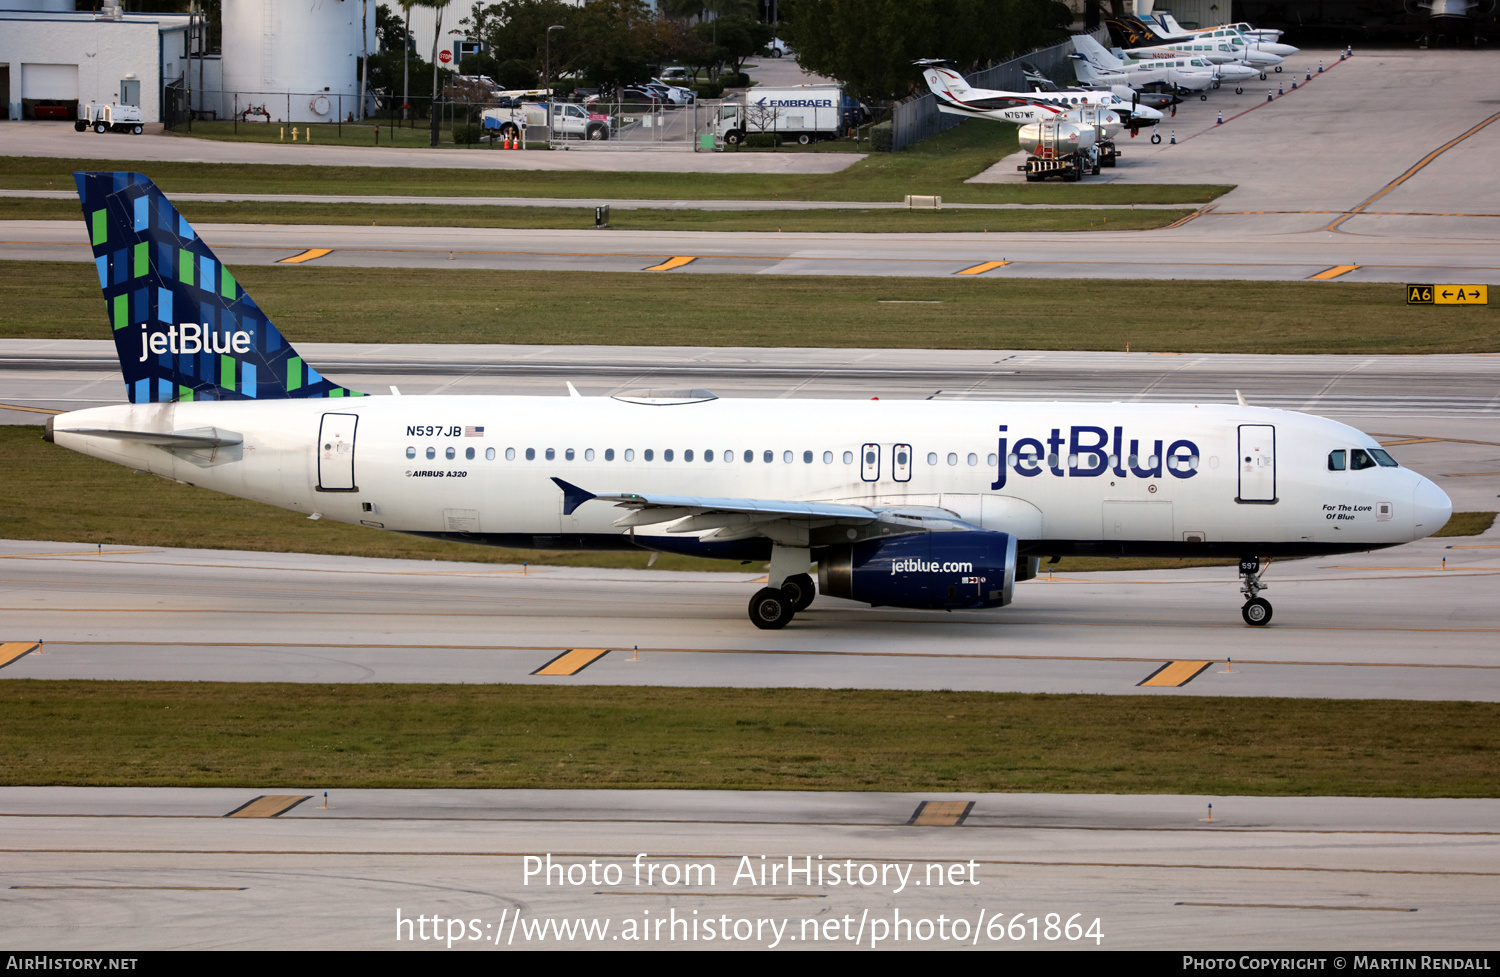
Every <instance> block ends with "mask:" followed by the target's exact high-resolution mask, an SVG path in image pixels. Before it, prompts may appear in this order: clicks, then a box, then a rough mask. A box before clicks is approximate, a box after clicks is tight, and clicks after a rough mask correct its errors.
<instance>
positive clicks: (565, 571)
mask: <svg viewBox="0 0 1500 977" xmlns="http://www.w3.org/2000/svg"><path fill="white" fill-rule="evenodd" d="M372 531H373V530H372ZM455 545H456V544H455ZM1445 559H1446V561H1447V564H1446V565H1447V568H1446V569H1443V561H1444V560H1445ZM763 580H764V569H763V567H762V566H748V567H744V568H743V569H742V570H740V571H738V572H725V573H673V572H661V571H631V570H602V569H589V568H563V567H537V568H530V569H525V568H522V567H518V566H501V565H493V564H462V563H446V562H433V561H402V560H370V559H359V558H352V557H330V556H307V555H296V554H272V553H246V552H232V551H217V550H181V549H166V548H155V547H105V548H104V549H103V551H102V553H100V552H98V551H97V550H96V549H95V548H94V547H92V546H88V545H80V544H77V543H71V544H70V543H49V542H15V541H5V542H0V588H3V589H0V610H3V613H4V617H5V622H6V623H5V634H4V635H0V637H3V638H4V639H5V640H7V641H22V640H24V641H25V642H35V641H39V640H40V641H41V642H42V645H41V647H40V648H39V649H37V650H36V651H33V652H32V653H30V654H23V655H22V656H21V657H15V658H12V659H11V660H10V661H9V663H8V664H5V665H4V667H3V670H0V678H37V679H137V680H213V681H292V682H439V683H446V682H518V683H539V684H556V683H561V684H587V685H685V686H713V687H729V686H733V687H778V686H785V687H817V688H846V687H851V686H852V687H861V688H882V689H965V690H985V691H1007V692H1084V693H1103V694H1121V695H1124V694H1143V695H1209V696H1214V695H1233V696H1246V695H1256V696H1312V697H1331V698H1393V699H1467V700H1482V701H1500V654H1497V652H1496V648H1497V647H1500V646H1497V642H1496V637H1497V635H1500V615H1497V612H1496V610H1495V606H1494V599H1493V598H1494V593H1495V586H1496V583H1497V580H1500V529H1495V530H1491V531H1490V532H1489V533H1488V534H1486V535H1483V536H1474V537H1461V538H1449V539H1436V540H1432V539H1429V540H1424V541H1421V542H1418V543H1412V544H1409V545H1407V546H1402V547H1398V548H1396V549H1391V550H1384V551H1378V552H1375V553H1372V554H1363V553H1361V554H1356V555H1350V556H1341V557H1326V558H1320V559H1313V560H1300V561H1283V562H1280V563H1276V564H1274V565H1272V566H1271V568H1270V570H1269V571H1268V572H1267V573H1266V574H1265V576H1264V580H1265V582H1266V583H1267V584H1269V585H1270V588H1269V590H1268V592H1267V594H1266V596H1267V597H1268V598H1269V599H1270V600H1271V601H1272V603H1273V604H1274V605H1275V609H1276V616H1275V619H1274V621H1273V622H1272V623H1271V625H1270V626H1268V627H1266V628H1250V627H1247V626H1245V625H1244V624H1243V623H1242V622H1241V620H1240V615H1239V607H1240V604H1241V603H1242V598H1241V597H1240V595H1239V593H1238V585H1237V582H1236V578H1235V573H1234V568H1233V567H1227V568H1225V567H1220V568H1203V569H1190V570H1171V571H1151V572H1128V573H1075V574H1058V575H1055V576H1053V575H1051V574H1047V573H1044V574H1043V575H1042V577H1041V578H1040V579H1038V580H1035V581H1028V582H1025V583H1021V584H1018V585H1017V587H1016V599H1015V602H1014V603H1013V604H1012V605H1011V606H1010V607H1007V608H1004V609H1000V610H991V611H965V612H953V613H949V614H945V613H938V612H926V611H907V610H898V609H890V608H880V609H875V608H869V607H866V606H864V605H860V604H856V603H854V602H851V601H843V600H838V599H834V598H819V599H818V601H817V602H816V603H815V604H814V605H813V606H812V607H811V608H810V609H809V610H807V611H804V612H802V613H801V614H799V615H798V616H797V618H796V619H795V620H794V621H793V622H792V623H791V625H789V626H788V627H787V628H786V629H784V630H781V631H759V630H757V629H756V628H755V627H754V626H753V625H751V624H750V622H749V621H748V620H747V619H746V613H745V606H746V604H747V602H748V601H749V598H750V595H751V594H752V593H754V591H755V590H756V589H758V587H760V586H761V582H762V581H763ZM575 648H578V649H602V650H606V651H607V653H604V654H601V655H596V656H589V655H584V656H582V657H581V659H580V660H579V661H577V663H576V664H577V665H578V667H577V668H576V670H575V671H573V673H572V674H569V675H565V676H552V675H549V676H538V675H534V674H533V673H534V672H536V671H537V670H538V669H540V668H542V667H543V666H544V665H546V664H547V663H549V662H551V661H552V660H553V659H555V658H558V657H559V656H560V655H562V654H563V653H564V652H566V651H568V650H570V649H575ZM637 649H638V650H637ZM14 650H16V651H19V650H21V649H19V648H15V649H14ZM1230 660H1232V663H1231V661H1230ZM1184 661H1193V662H1199V663H1202V667H1201V668H1197V670H1196V671H1193V675H1194V676H1195V677H1191V678H1187V676H1184V678H1185V679H1186V681H1185V682H1184V684H1181V685H1179V686H1174V687H1170V688H1161V687H1154V686H1146V687H1142V686H1141V685H1140V684H1139V683H1141V682H1143V681H1145V680H1146V679H1147V678H1148V677H1150V676H1152V675H1153V674H1154V673H1155V672H1157V670H1158V669H1160V668H1161V667H1162V666H1163V665H1165V664H1167V663H1169V662H1184ZM1184 667H1186V666H1184Z"/></svg>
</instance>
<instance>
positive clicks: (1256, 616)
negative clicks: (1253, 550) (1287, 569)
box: [1240, 556, 1271, 628]
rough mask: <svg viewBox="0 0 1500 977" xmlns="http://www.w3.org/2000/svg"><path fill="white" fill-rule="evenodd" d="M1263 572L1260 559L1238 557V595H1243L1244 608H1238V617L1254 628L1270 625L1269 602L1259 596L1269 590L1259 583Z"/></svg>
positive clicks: (1255, 557) (1256, 557)
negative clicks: (1263, 591)
mask: <svg viewBox="0 0 1500 977" xmlns="http://www.w3.org/2000/svg"><path fill="white" fill-rule="evenodd" d="M1263 572H1264V571H1263V570H1262V569H1261V565H1260V557H1258V556H1242V557H1240V593H1242V594H1244V595H1245V606H1244V607H1242V608H1240V616H1241V617H1243V618H1244V619H1245V623H1246V624H1248V625H1250V626H1251V627H1254V628H1261V627H1265V626H1266V625H1267V624H1270V623H1271V602H1270V601H1268V600H1266V599H1265V598H1263V597H1261V596H1259V594H1260V592H1261V591H1262V590H1269V589H1270V588H1268V587H1267V586H1266V585H1265V584H1263V583H1261V582H1260V575H1261V574H1262V573H1263Z"/></svg>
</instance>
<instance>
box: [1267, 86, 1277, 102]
mask: <svg viewBox="0 0 1500 977" xmlns="http://www.w3.org/2000/svg"><path fill="white" fill-rule="evenodd" d="M1275 99H1276V96H1275V95H1272V94H1271V90H1270V89H1269V88H1267V89H1266V101H1268V102H1271V101H1275Z"/></svg>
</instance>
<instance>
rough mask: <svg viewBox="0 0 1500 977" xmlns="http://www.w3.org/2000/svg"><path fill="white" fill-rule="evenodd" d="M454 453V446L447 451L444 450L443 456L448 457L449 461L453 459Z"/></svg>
mask: <svg viewBox="0 0 1500 977" xmlns="http://www.w3.org/2000/svg"><path fill="white" fill-rule="evenodd" d="M453 455H454V451H453V449H452V448H449V449H448V450H447V451H445V452H443V456H444V457H445V458H447V459H448V460H449V461H452V460H453Z"/></svg>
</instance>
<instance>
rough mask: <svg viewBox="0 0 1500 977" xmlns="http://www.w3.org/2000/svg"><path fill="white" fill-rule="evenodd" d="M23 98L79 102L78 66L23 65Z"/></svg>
mask: <svg viewBox="0 0 1500 977" xmlns="http://www.w3.org/2000/svg"><path fill="white" fill-rule="evenodd" d="M21 97H22V98H34V99H48V100H54V101H60V102H68V101H75V102H76V101H77V100H78V65H76V64H23V65H21Z"/></svg>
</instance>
